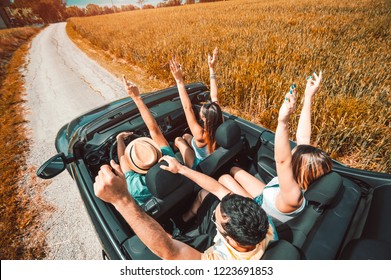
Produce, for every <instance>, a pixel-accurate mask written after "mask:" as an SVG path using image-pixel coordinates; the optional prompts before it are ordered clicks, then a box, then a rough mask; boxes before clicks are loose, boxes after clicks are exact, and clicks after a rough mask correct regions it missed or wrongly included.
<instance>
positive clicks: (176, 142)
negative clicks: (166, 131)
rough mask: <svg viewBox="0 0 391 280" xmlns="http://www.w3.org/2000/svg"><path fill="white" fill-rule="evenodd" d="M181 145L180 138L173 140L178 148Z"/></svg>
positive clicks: (182, 141)
mask: <svg viewBox="0 0 391 280" xmlns="http://www.w3.org/2000/svg"><path fill="white" fill-rule="evenodd" d="M181 143H184V140H183V139H182V137H176V138H175V140H174V144H175V146H176V147H178V146H179V145H180V144H181Z"/></svg>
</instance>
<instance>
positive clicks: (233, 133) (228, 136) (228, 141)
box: [216, 120, 241, 149]
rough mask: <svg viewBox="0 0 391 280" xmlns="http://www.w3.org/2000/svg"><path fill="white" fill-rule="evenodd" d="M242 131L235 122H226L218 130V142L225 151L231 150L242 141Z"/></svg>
mask: <svg viewBox="0 0 391 280" xmlns="http://www.w3.org/2000/svg"><path fill="white" fill-rule="evenodd" d="M240 134H241V129H240V127H239V125H238V124H237V123H236V122H235V121H233V120H226V121H225V122H223V123H222V124H221V125H220V126H219V127H218V128H217V130H216V142H217V144H219V145H220V146H221V147H223V148H225V149H229V148H231V147H232V146H233V145H235V144H236V143H238V141H239V140H240V136H241V135H240Z"/></svg>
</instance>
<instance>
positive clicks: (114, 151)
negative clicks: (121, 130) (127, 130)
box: [109, 133, 141, 164]
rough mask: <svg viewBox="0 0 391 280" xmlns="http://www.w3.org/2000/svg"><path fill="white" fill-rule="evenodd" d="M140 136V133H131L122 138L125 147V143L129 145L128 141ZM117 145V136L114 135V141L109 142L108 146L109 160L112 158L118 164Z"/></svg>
mask: <svg viewBox="0 0 391 280" xmlns="http://www.w3.org/2000/svg"><path fill="white" fill-rule="evenodd" d="M139 137H141V136H140V135H138V134H135V133H133V134H132V135H129V136H128V137H126V138H125V139H124V142H125V147H126V146H127V145H129V143H130V142H132V141H133V140H134V139H136V138H139ZM117 146H118V143H117V138H116V137H115V138H114V142H113V144H111V147H110V154H109V156H110V161H111V160H114V161H115V162H116V163H117V164H119V158H118V154H117Z"/></svg>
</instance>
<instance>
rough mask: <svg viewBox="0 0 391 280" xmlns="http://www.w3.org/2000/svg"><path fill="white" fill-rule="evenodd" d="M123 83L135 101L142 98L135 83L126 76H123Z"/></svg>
mask: <svg viewBox="0 0 391 280" xmlns="http://www.w3.org/2000/svg"><path fill="white" fill-rule="evenodd" d="M122 81H123V83H124V86H125V89H126V92H127V93H128V95H129V96H130V97H131V98H132V99H134V98H136V97H139V96H140V91H139V90H138V87H137V86H136V84H134V83H133V82H130V81H128V80H127V79H126V77H125V75H122Z"/></svg>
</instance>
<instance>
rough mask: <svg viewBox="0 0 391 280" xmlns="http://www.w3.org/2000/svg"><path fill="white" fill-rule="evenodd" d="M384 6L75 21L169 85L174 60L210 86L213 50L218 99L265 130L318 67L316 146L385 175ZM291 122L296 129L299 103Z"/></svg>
mask: <svg viewBox="0 0 391 280" xmlns="http://www.w3.org/2000/svg"><path fill="white" fill-rule="evenodd" d="M390 6H391V3H390V0H379V1H374V0H362V1H350V0H349V1H347V0H323V1H318V0H287V1H278V0H258V1H255V0H236V1H225V2H214V3H205V4H195V5H184V6H180V7H172V8H159V9H153V10H139V11H132V12H127V13H120V14H113V15H106V16H99V17H89V18H72V19H70V20H69V21H68V24H69V26H70V27H71V28H72V29H73V30H74V31H76V32H77V33H79V34H80V35H81V36H83V37H84V38H86V39H88V40H89V41H90V42H91V43H92V44H93V45H95V46H96V47H98V48H100V49H101V50H102V51H104V52H109V53H110V54H111V55H113V56H115V57H116V58H118V59H122V60H125V61H127V63H129V64H131V65H135V66H137V67H140V68H141V69H143V70H145V71H146V73H148V75H149V76H150V77H151V79H156V80H162V81H165V82H170V83H171V84H174V81H173V79H172V77H171V76H170V72H169V67H168V64H167V62H168V60H169V59H170V58H171V57H173V56H176V57H177V58H178V59H179V60H180V61H181V63H182V65H183V68H184V70H185V72H186V77H185V78H186V82H194V81H203V82H205V83H208V82H209V80H208V79H209V72H208V67H207V64H206V58H207V54H208V53H209V52H211V51H212V50H213V48H214V47H215V46H217V47H218V48H219V50H220V52H219V62H218V66H217V67H218V68H217V75H218V84H219V95H220V100H221V101H222V104H223V105H224V107H225V108H228V110H229V111H231V112H233V113H235V114H238V115H240V116H241V117H244V118H246V119H248V120H250V121H253V122H256V123H259V124H261V125H263V126H265V127H267V128H269V129H271V130H275V128H276V125H277V114H278V109H279V107H280V105H281V102H282V100H283V96H284V94H285V92H287V91H288V90H289V86H290V85H291V84H292V83H296V84H297V87H298V94H299V96H298V97H299V100H300V98H301V97H302V94H303V91H304V88H305V83H306V77H307V76H309V75H311V73H312V72H313V71H317V72H318V71H320V70H322V71H323V77H324V81H323V83H322V88H321V91H320V92H319V93H318V95H317V97H316V99H315V102H314V106H313V139H312V140H313V144H314V145H317V146H319V147H321V148H322V149H324V150H325V151H327V152H328V153H329V154H330V155H331V156H332V157H333V158H335V159H337V160H340V161H342V162H344V163H346V164H348V165H350V166H353V167H357V168H363V169H369V170H375V171H380V172H387V173H390V172H391V123H390V120H391V96H390V87H391V83H390V80H391V70H390V69H391V67H390V66H391V65H390V61H391V53H390V49H391V39H390V29H391V25H390V22H391V8H390ZM296 111H297V114H295V116H294V118H293V121H292V128H291V130H292V131H291V132H292V134H291V136H292V139H294V131H295V129H296V126H297V121H298V114H299V112H300V106H298V109H297V110H296Z"/></svg>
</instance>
